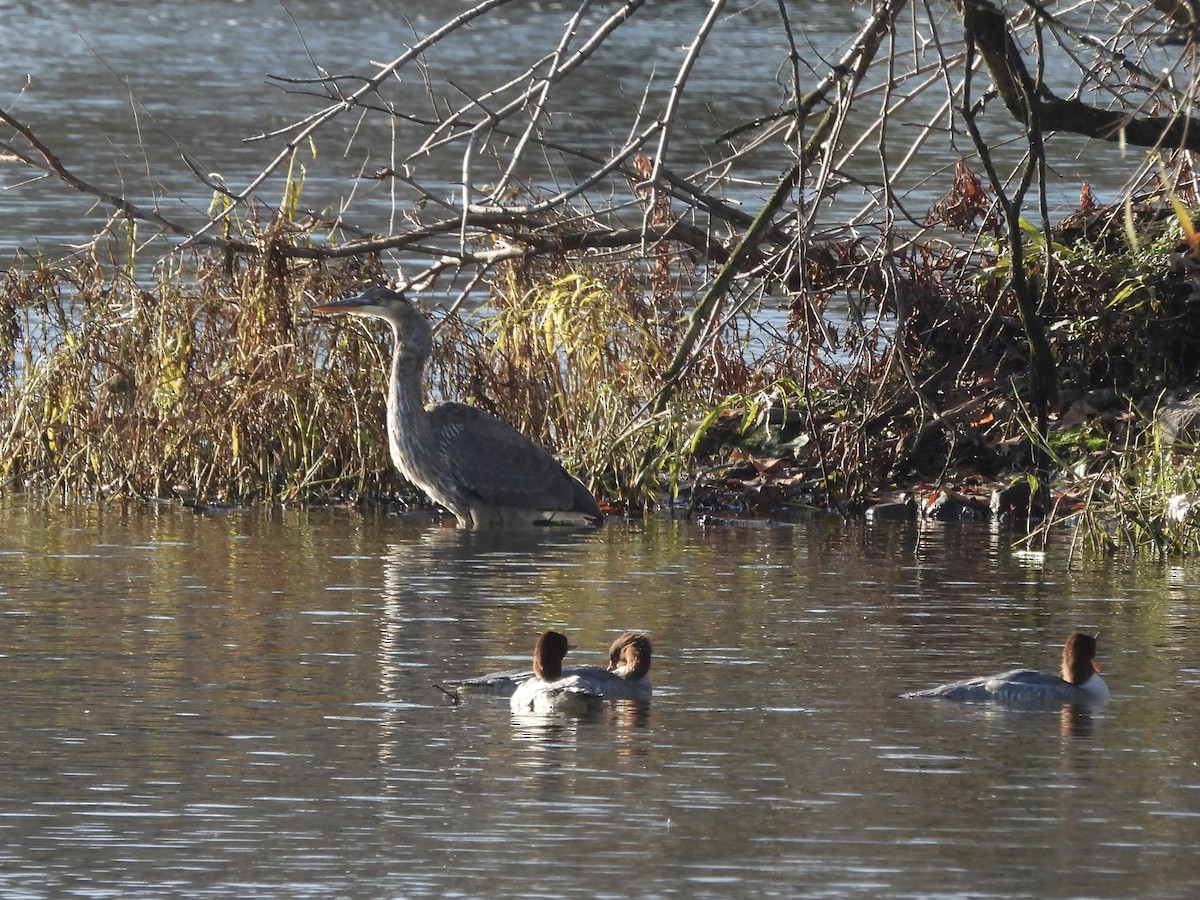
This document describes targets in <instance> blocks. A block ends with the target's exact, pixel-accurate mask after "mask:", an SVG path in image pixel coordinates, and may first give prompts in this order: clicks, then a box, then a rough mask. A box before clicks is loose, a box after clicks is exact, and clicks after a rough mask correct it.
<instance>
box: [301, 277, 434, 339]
mask: <svg viewBox="0 0 1200 900" xmlns="http://www.w3.org/2000/svg"><path fill="white" fill-rule="evenodd" d="M312 311H313V312H315V313H321V314H323V315H338V314H341V315H348V316H363V317H365V318H369V319H384V320H386V321H388V322H390V323H391V324H392V326H393V327H394V328H395V329H396V333H397V335H399V336H400V337H401V338H403V339H404V340H405V341H406V342H410V341H413V340H417V342H418V343H424V342H428V340H429V336H430V334H431V328H430V325H429V320H428V319H426V318H425V314H424V313H422V312H421V311H420V310H419V309H417V307H415V306H414V305H413V304H412V303H411V302H410V301H409V299H408V298H407V297H405V296H404V294H403V293H401V292H400V291H393V290H392V289H391V288H386V287H383V286H381V285H375V286H374V287H369V288H367V289H366V290H365V291H363V292H362V293H361V294H358V295H357V296H354V297H346V298H345V299H342V300H331V301H329V302H328V303H322V304H320V305H318V306H314V307H312Z"/></svg>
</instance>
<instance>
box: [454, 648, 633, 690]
mask: <svg viewBox="0 0 1200 900" xmlns="http://www.w3.org/2000/svg"><path fill="white" fill-rule="evenodd" d="M651 652H652V648H651V644H650V638H649V636H648V635H646V634H643V633H642V632H640V631H626V632H625V633H624V634H622V635H620V636H619V637H617V639H616V640H614V641H613V642H612V644H611V645H609V648H608V668H607V669H602V668H600V667H599V666H566V667H564V668H563V670H562V674H563V676H564V677H571V676H573V677H577V678H579V679H581V681H582V682H583V683H584V684H585V685H586V686H587V687H588V688H589V689H590V690H592V691H593V692H594V693H597V694H600V695H601V696H602V697H604V698H605V699H606V700H638V701H642V702H645V701H647V700H649V699H650V696H651V693H652V692H653V686H652V684H651V682H650V674H649V673H650V656H651ZM533 677H534V676H533V672H530V671H529V670H524V671H521V672H496V673H493V674H490V675H483V676H480V677H479V678H468V679H465V680H463V681H452V682H450V684H451V685H453V686H454V687H457V688H461V689H463V690H466V691H470V692H475V691H481V692H485V693H489V694H498V695H499V696H502V697H511V696H512V695H513V693H514V692H515V691H516V690H517V688H518V687H519V686H520V685H521V684H523V683H524V682H526V681H529V680H531V679H532V678H533Z"/></svg>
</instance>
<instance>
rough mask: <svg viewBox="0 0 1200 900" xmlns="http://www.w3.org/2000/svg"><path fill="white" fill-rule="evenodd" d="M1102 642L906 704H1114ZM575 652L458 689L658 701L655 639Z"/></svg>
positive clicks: (553, 646)
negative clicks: (597, 659)
mask: <svg viewBox="0 0 1200 900" xmlns="http://www.w3.org/2000/svg"><path fill="white" fill-rule="evenodd" d="M1096 643H1097V642H1096V637H1095V636H1093V635H1090V634H1081V633H1079V632H1076V633H1075V634H1072V635H1069V636H1068V637H1067V640H1066V643H1065V644H1064V645H1063V652H1062V667H1061V674H1059V675H1051V674H1048V673H1045V672H1039V671H1037V670H1035V669H1013V670H1011V671H1008V672H1001V673H1000V674H997V675H984V676H981V677H979V678H969V679H967V680H965V681H955V682H952V683H950V684H943V685H941V686H939V687H935V688H930V689H929V690H925V691H914V692H913V693H909V694H904V695H902V696H904V697H906V698H925V697H934V698H939V699H943V700H966V701H979V700H985V701H993V702H996V703H1002V704H1006V705H1010V706H1025V707H1046V706H1061V705H1063V704H1098V703H1105V702H1107V701H1108V699H1109V691H1108V685H1106V684H1105V683H1104V679H1103V678H1101V677H1100V675H1099V672H1100V667H1099V666H1098V665H1096ZM573 649H574V647H573V646H572V645H571V644H569V643H568V642H567V639H566V637H564V636H563V635H562V634H560V633H559V632H557V631H547V632H545V633H544V634H541V635H539V636H538V639H537V643H536V644H535V645H534V651H533V671H532V672H520V673H513V674H506V675H485V676H483V677H482V678H475V679H470V680H467V681H459V682H455V684H456V685H457V686H459V687H464V688H484V689H486V690H488V691H490V692H492V693H499V694H503V695H506V696H508V695H511V701H510V703H511V706H512V711H513V712H515V713H541V714H546V713H554V712H571V711H576V712H579V711H587V710H591V709H594V708H596V706H597V705H598V704H599V703H601V702H602V701H604V700H637V701H640V702H647V701H649V700H650V695H651V692H652V687H651V684H650V653H651V647H650V638H649V637H648V636H646V635H645V634H642V633H640V632H635V631H627V632H625V633H624V634H622V635H621V636H620V637H618V638H617V639H616V640H615V641H613V642H612V645H611V646H610V647H609V648H608V660H609V665H608V668H607V669H601V668H599V667H598V666H571V667H569V668H565V669H564V668H563V658H564V657H565V656H566V655H567V651H568V650H573Z"/></svg>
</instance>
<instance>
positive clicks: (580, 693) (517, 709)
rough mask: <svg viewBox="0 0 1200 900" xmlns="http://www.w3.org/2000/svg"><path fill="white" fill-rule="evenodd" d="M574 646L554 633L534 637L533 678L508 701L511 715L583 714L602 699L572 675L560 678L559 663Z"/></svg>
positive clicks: (596, 705) (518, 686) (524, 683)
mask: <svg viewBox="0 0 1200 900" xmlns="http://www.w3.org/2000/svg"><path fill="white" fill-rule="evenodd" d="M573 649H574V647H573V646H572V645H571V644H569V643H567V639H566V637H564V636H563V635H561V634H559V633H558V632H557V631H547V632H544V633H543V634H540V635H538V639H537V643H536V644H534V647H533V677H532V678H530V679H529V680H528V681H524V682H522V683H521V684H519V685H517V690H516V692H515V693H514V694H513V695H512V699H511V700H510V701H509V703H510V706H511V708H512V711H513V712H514V713H537V714H541V715H545V714H547V713H557V712H568V713H583V712H589V711H591V710H594V709H596V708H598V707H599V705H600V704H601V702H603V700H604V698H603V697H601V696H600V695H599V694H597V693H596V692H595V691H594V690H592V689H591V688H590V687H588V685H587V683H586V682H585V681H584V680H583V679H581V678H579V677H578V676H576V675H564V674H563V667H562V661H563V657H565V656H566V655H567V651H568V650H573Z"/></svg>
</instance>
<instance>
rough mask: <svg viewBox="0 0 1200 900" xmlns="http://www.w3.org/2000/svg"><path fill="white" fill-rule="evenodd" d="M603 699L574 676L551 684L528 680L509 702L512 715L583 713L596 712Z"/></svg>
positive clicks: (543, 680) (566, 676)
mask: <svg viewBox="0 0 1200 900" xmlns="http://www.w3.org/2000/svg"><path fill="white" fill-rule="evenodd" d="M603 702H604V698H603V697H602V696H600V695H599V694H597V693H596V692H595V691H594V690H592V689H591V687H589V686H588V684H587V683H586V681H584V680H583V679H581V678H579V677H578V676H576V675H564V676H563V677H562V678H557V679H555V680H553V681H547V680H545V679H543V678H536V677H535V678H530V679H529V680H528V681H524V682H522V683H521V684H519V685H517V689H516V691H515V692H514V693H513V695H512V699H511V700H509V705H510V708H511V709H512V711H513V712H514V713H535V714H540V715H546V714H549V713H585V712H589V711H591V710H593V709H597V708H599V706H600V704H601V703H603Z"/></svg>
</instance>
